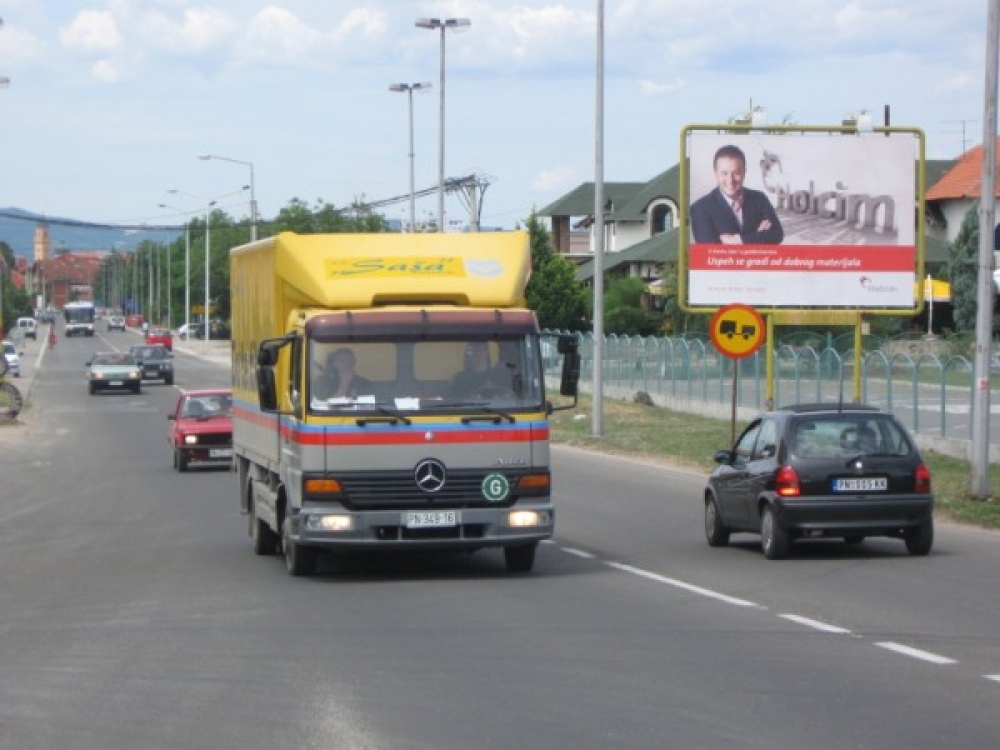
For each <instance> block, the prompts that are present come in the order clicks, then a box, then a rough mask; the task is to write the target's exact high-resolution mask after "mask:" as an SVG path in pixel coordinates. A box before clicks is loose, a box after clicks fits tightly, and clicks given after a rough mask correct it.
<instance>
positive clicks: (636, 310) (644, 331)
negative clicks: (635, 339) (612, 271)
mask: <svg viewBox="0 0 1000 750" xmlns="http://www.w3.org/2000/svg"><path fill="white" fill-rule="evenodd" d="M646 294H647V289H646V282H644V281H643V280H642V279H639V278H636V277H634V276H618V277H615V278H612V279H611V283H610V284H608V288H607V290H606V291H605V293H604V327H605V330H607V332H608V333H617V334H619V335H630V336H651V335H653V334H654V333H656V331H657V328H658V327H659V324H660V315H659V314H658V313H656V312H654V311H652V310H649V309H647V308H646V307H644V306H643V303H642V302H643V297H644V295H646Z"/></svg>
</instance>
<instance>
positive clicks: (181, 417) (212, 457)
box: [167, 388, 233, 471]
mask: <svg viewBox="0 0 1000 750" xmlns="http://www.w3.org/2000/svg"><path fill="white" fill-rule="evenodd" d="M167 419H168V420H169V422H170V425H169V427H168V431H167V442H169V443H170V447H171V448H172V450H173V454H174V468H175V469H177V471H187V469H188V466H189V465H190V464H191V463H192V462H203V463H214V464H219V463H223V464H226V465H228V464H229V463H230V462H231V461H232V458H233V393H232V391H231V390H229V389H225V388H219V389H212V390H197V391H185V392H182V393H181V394H180V396H179V397H178V399H177V403H176V404H175V405H174V410H173V411H172V412H170V413H169V414H168V415H167Z"/></svg>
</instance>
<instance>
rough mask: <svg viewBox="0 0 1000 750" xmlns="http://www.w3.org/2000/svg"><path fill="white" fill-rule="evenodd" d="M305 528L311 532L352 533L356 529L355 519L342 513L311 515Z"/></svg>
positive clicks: (307, 518)
mask: <svg viewBox="0 0 1000 750" xmlns="http://www.w3.org/2000/svg"><path fill="white" fill-rule="evenodd" d="M305 527H306V529H308V530H309V531H351V530H352V529H353V528H354V519H352V518H351V517H350V516H348V515H344V514H341V513H338V514H325V515H318V514H315V515H313V514H311V515H308V516H306V518H305Z"/></svg>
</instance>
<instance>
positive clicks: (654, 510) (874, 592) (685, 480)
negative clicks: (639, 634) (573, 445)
mask: <svg viewBox="0 0 1000 750" xmlns="http://www.w3.org/2000/svg"><path fill="white" fill-rule="evenodd" d="M553 456H554V458H553V465H554V468H553V473H554V476H555V480H554V486H555V495H556V508H557V524H556V535H557V538H558V541H559V543H560V544H561V545H563V546H565V547H567V548H570V549H573V550H575V549H577V548H579V549H580V550H581V551H582V552H583V553H585V554H586V553H593V554H595V556H596V557H597V559H599V560H602V561H607V562H612V563H614V562H625V563H627V564H629V565H632V566H635V567H636V568H638V569H640V570H643V571H651V572H653V573H654V574H657V575H662V576H666V577H670V578H671V579H673V580H676V581H677V585H691V586H694V587H696V588H699V589H703V590H705V591H709V592H717V593H720V594H723V595H726V596H731V597H735V598H739V599H744V600H747V601H751V602H753V603H755V604H757V605H759V606H761V607H764V608H765V609H766V610H767V611H769V612H771V613H773V615H774V616H775V617H783V616H785V615H788V616H791V617H792V618H803V619H804V620H806V621H807V622H816V623H826V624H829V625H833V626H836V627H838V628H841V629H844V630H846V631H848V632H850V633H852V634H854V635H856V636H859V637H864V638H867V639H869V640H871V641H873V642H883V641H885V642H890V643H897V642H898V643H900V644H903V645H904V646H908V647H913V648H916V649H918V650H921V651H927V652H928V653H931V654H936V655H942V656H944V657H945V658H948V659H952V660H955V661H957V662H958V663H959V664H961V665H962V669H965V670H969V672H970V674H972V675H974V676H976V679H978V680H979V681H982V679H985V678H986V677H987V676H991V677H992V676H995V675H997V674H1000V634H998V632H997V629H996V624H995V620H996V605H995V603H996V602H997V601H1000V580H998V579H997V577H996V576H995V575H994V571H996V570H997V568H998V566H1000V534H998V533H997V532H990V531H983V530H979V529H973V528H967V527H961V526H955V525H948V524H940V523H939V524H938V525H937V530H936V532H937V533H936V537H937V538H936V541H935V547H934V550H932V552H931V554H930V555H929V556H928V557H923V558H915V557H911V556H909V555H908V554H907V552H906V548H905V546H904V545H903V543H902V542H901V541H898V540H889V539H868V540H865V542H864V543H863V544H861V545H858V546H852V545H846V544H844V543H843V542H842V541H840V540H814V541H804V542H801V543H797V544H795V545H793V548H792V555H791V557H790V558H789V559H788V560H783V561H770V560H767V559H765V558H764V556H763V554H762V553H761V551H760V538H759V537H758V536H756V535H749V534H739V535H734V536H733V537H732V539H731V541H730V544H729V546H728V547H725V548H720V549H714V548H710V547H708V545H707V543H706V541H705V536H704V530H703V528H704V522H703V512H704V511H703V503H702V496H703V492H704V482H705V478H704V475H700V474H698V473H697V472H688V471H678V470H676V469H674V468H672V467H669V466H666V465H662V464H657V463H655V462H646V461H636V460H630V459H621V458H616V457H609V456H602V455H600V454H596V453H592V452H586V451H578V450H575V449H568V448H564V447H556V448H554V449H553ZM806 627H814V626H812V625H806Z"/></svg>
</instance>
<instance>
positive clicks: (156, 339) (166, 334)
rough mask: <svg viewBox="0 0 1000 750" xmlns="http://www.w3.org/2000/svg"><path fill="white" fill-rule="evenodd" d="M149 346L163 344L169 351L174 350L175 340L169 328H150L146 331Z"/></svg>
mask: <svg viewBox="0 0 1000 750" xmlns="http://www.w3.org/2000/svg"><path fill="white" fill-rule="evenodd" d="M146 343H147V344H163V345H164V346H165V347H167V350H168V351H173V350H174V338H173V336H172V335H171V334H170V329H169V328H150V329H149V330H148V331H146Z"/></svg>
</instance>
